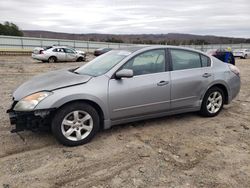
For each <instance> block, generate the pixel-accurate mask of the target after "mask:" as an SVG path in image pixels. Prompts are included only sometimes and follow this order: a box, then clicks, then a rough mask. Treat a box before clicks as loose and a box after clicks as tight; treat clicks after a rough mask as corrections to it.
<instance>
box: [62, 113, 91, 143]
mask: <svg viewBox="0 0 250 188" xmlns="http://www.w3.org/2000/svg"><path fill="white" fill-rule="evenodd" d="M92 129H93V119H92V117H91V115H90V114H89V113H88V112H85V111H73V112H70V113H69V114H67V115H66V116H65V117H64V119H63V121H62V124H61V130H62V133H63V135H64V136H65V137H66V138H67V139H69V140H72V141H79V140H83V139H84V138H86V137H87V136H88V135H89V134H90V133H91V131H92Z"/></svg>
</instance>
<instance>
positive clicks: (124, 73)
mask: <svg viewBox="0 0 250 188" xmlns="http://www.w3.org/2000/svg"><path fill="white" fill-rule="evenodd" d="M133 76H134V73H133V70H131V69H122V70H119V71H118V72H116V73H115V77H116V78H117V79H121V78H131V77H133Z"/></svg>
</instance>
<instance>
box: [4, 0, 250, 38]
mask: <svg viewBox="0 0 250 188" xmlns="http://www.w3.org/2000/svg"><path fill="white" fill-rule="evenodd" d="M4 21H11V22H14V23H16V24H17V25H18V26H19V27H20V28H21V29H26V30H49V31H57V32H68V33H110V34H141V33H143V34H144V33H145V34H150V33H154V34H160V33H170V32H171V33H173V32H175V33H192V34H202V35H220V36H234V37H249V38H250V0H233V1H232V0H231V1H230V0H176V1H174V0H88V1H86V0H42V1H41V0H0V22H4Z"/></svg>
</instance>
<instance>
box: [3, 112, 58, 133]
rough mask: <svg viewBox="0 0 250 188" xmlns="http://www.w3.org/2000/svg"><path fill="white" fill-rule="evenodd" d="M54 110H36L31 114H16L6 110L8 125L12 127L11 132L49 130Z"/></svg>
mask: <svg viewBox="0 0 250 188" xmlns="http://www.w3.org/2000/svg"><path fill="white" fill-rule="evenodd" d="M53 112H54V109H49V110H37V111H32V112H17V111H13V110H12V109H9V110H7V113H8V114H9V119H10V124H11V125H13V129H12V130H11V132H20V131H24V130H32V131H37V130H49V129H50V124H51V120H52V115H53Z"/></svg>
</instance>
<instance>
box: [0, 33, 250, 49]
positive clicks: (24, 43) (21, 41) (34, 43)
mask: <svg viewBox="0 0 250 188" xmlns="http://www.w3.org/2000/svg"><path fill="white" fill-rule="evenodd" d="M52 45H60V46H69V47H73V48H75V49H78V50H84V51H86V52H93V51H94V50H95V49H97V48H114V49H117V48H122V47H128V46H135V45H136V44H126V43H109V42H95V41H80V40H65V39H49V38H34V37H14V36H3V35H0V51H27V52H31V51H32V50H33V49H34V48H35V47H46V46H52ZM182 46H184V47H188V48H194V49H197V50H201V51H207V50H210V49H225V48H228V47H230V48H231V49H232V50H233V49H244V48H250V44H245V43H244V44H210V45H182Z"/></svg>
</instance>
